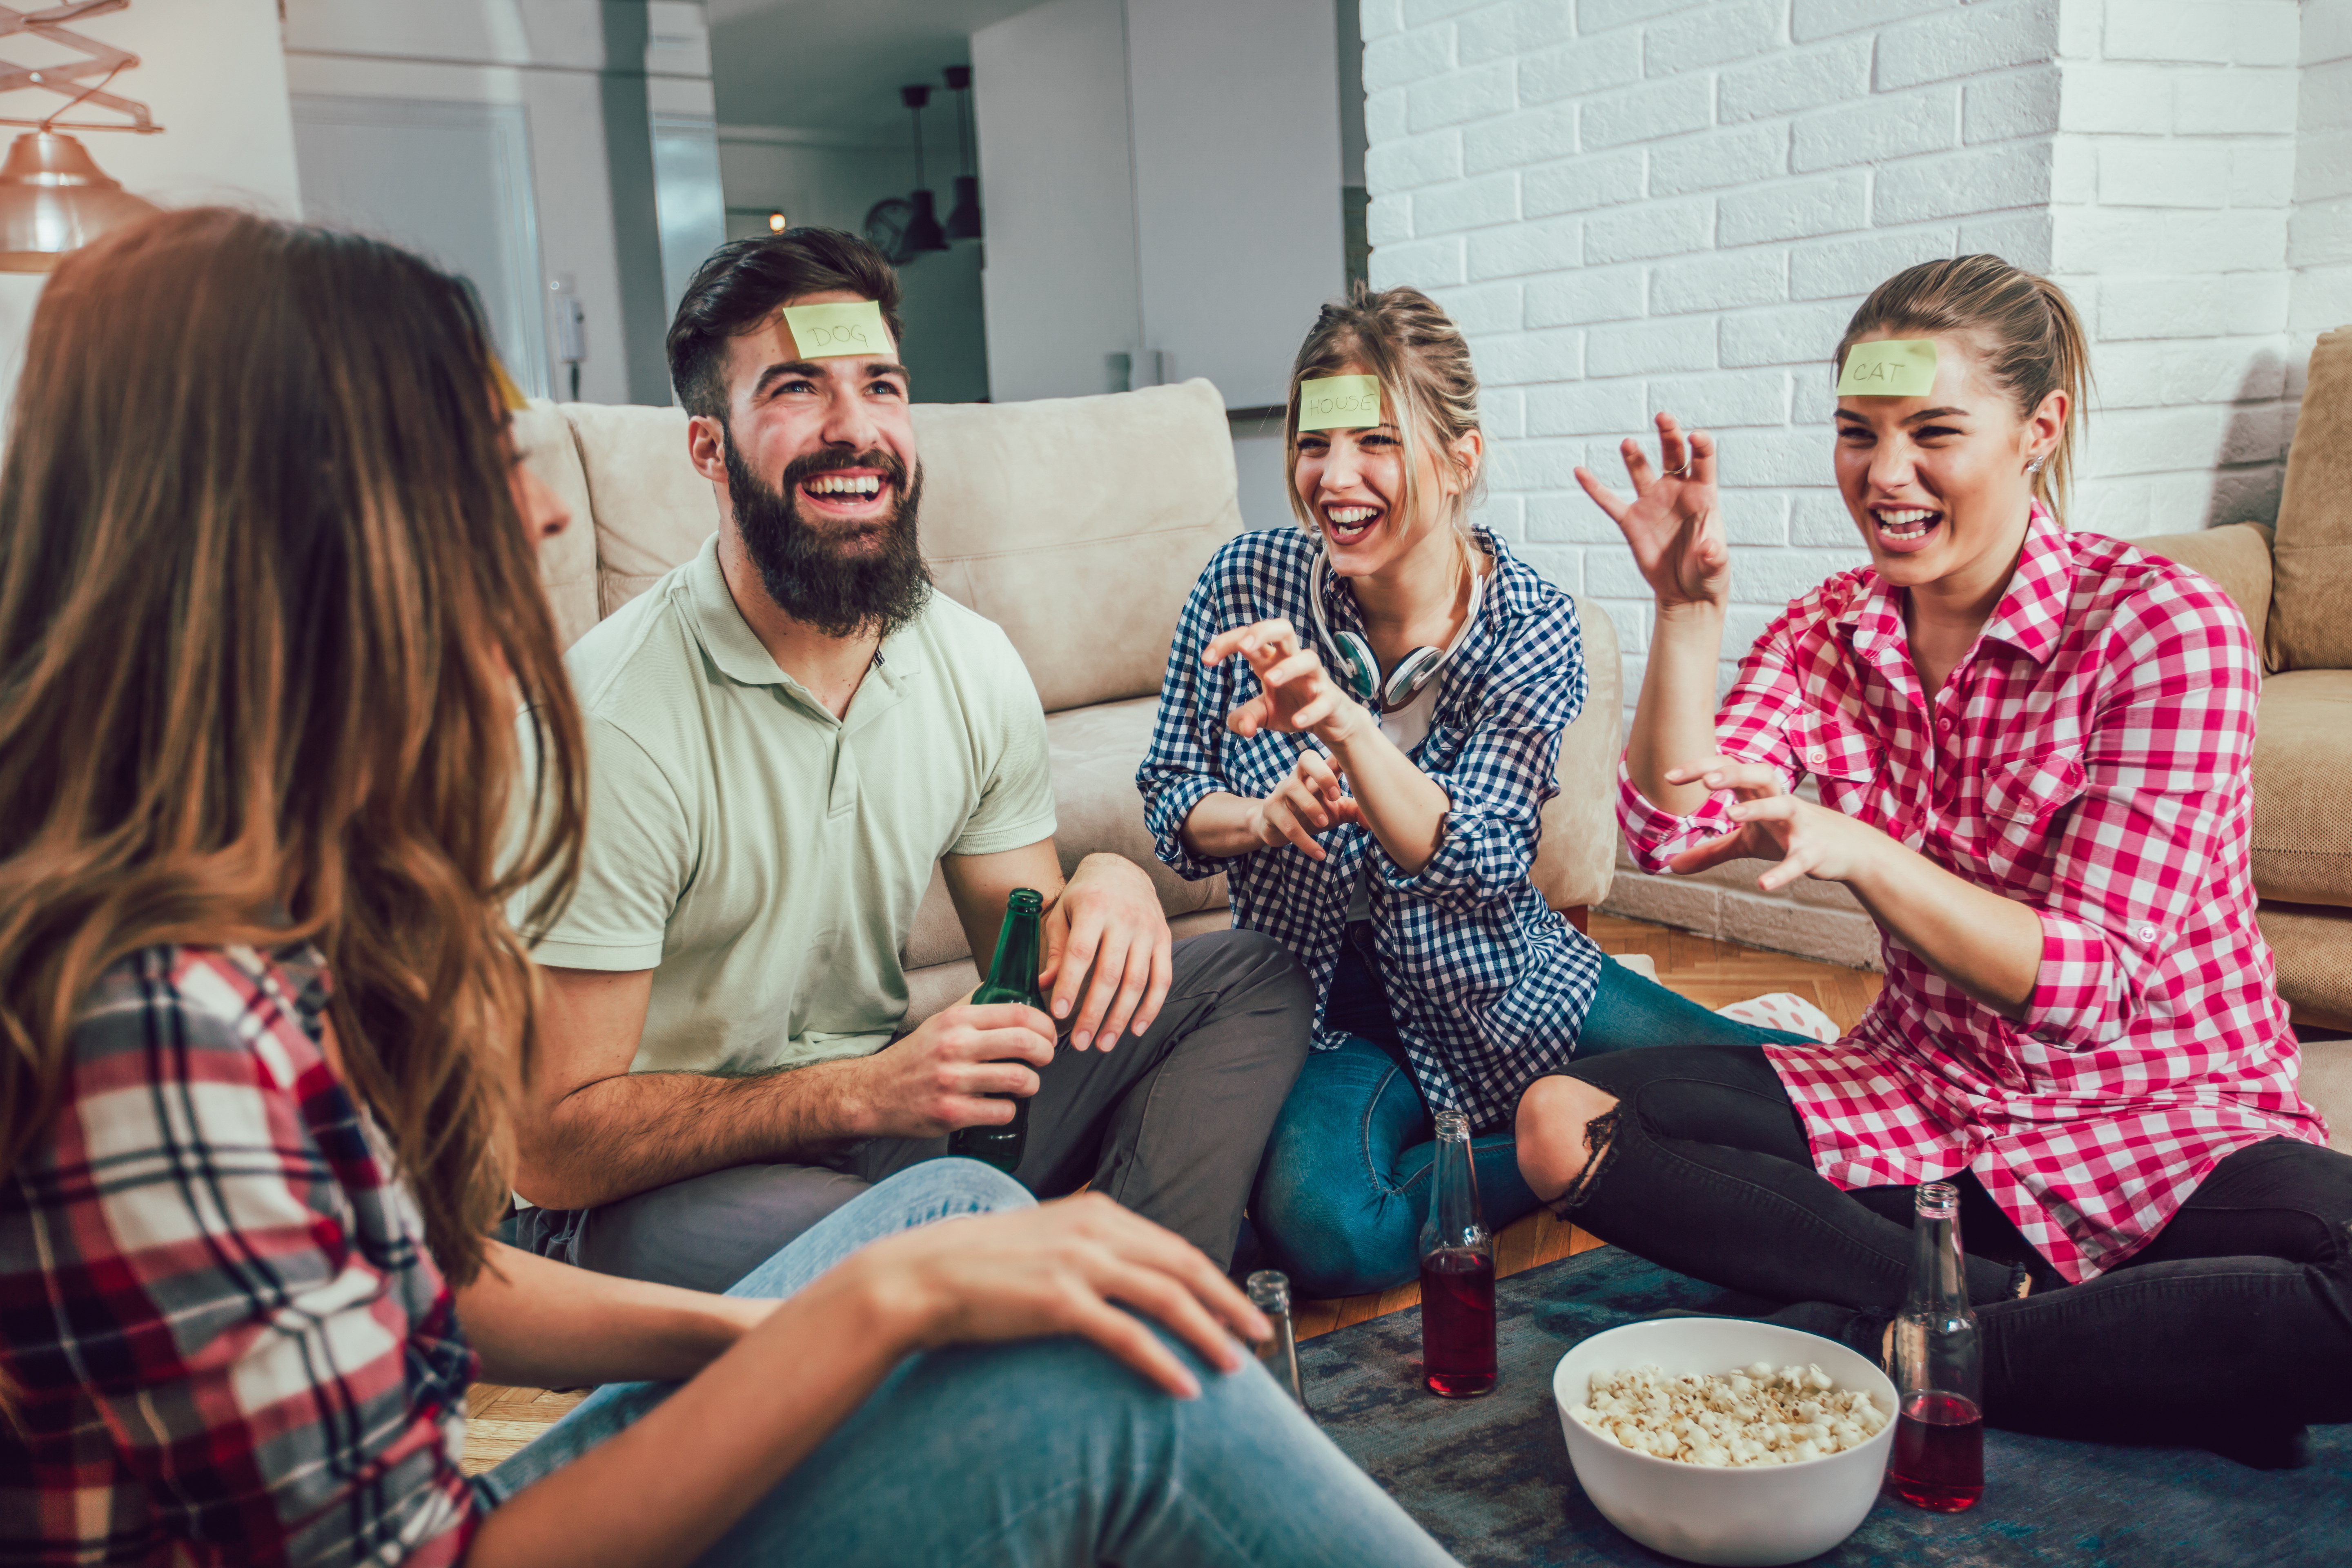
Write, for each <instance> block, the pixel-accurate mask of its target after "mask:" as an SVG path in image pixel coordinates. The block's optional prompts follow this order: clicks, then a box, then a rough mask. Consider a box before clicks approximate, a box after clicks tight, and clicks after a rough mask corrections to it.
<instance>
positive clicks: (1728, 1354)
mask: <svg viewBox="0 0 2352 1568" xmlns="http://www.w3.org/2000/svg"><path fill="white" fill-rule="evenodd" d="M1551 1390H1552V1398H1553V1399H1554V1400H1555V1401H1556V1402H1557V1403H1558V1404H1559V1426H1560V1431H1561V1433H1562V1435H1563V1436H1565V1437H1566V1438H1567V1440H1568V1458H1569V1463H1570V1464H1571V1465H1573V1466H1574V1467H1575V1468H1576V1479H1577V1480H1578V1482H1579V1483H1580V1485H1582V1487H1583V1488H1584V1495H1585V1496H1587V1497H1589V1498H1591V1500H1592V1506H1593V1507H1595V1508H1597V1509H1599V1510H1601V1515H1602V1517H1603V1518H1605V1519H1607V1520H1608V1521H1609V1522H1610V1523H1612V1524H1613V1525H1615V1526H1616V1527H1617V1528H1618V1529H1620V1530H1622V1531H1624V1532H1625V1533H1626V1534H1628V1535H1630V1536H1632V1537H1633V1539H1634V1540H1636V1541H1638V1542H1641V1543H1642V1544H1643V1545H1644V1546H1647V1547H1651V1548H1653V1549H1654V1550H1655V1551H1659V1552H1665V1553H1667V1554H1668V1555H1669V1556H1674V1557H1681V1558H1685V1559H1686V1560H1688V1561H1690V1562H1693V1563H1796V1562H1801V1561H1802V1560H1803V1559H1805V1558H1807V1557H1811V1556H1814V1555H1816V1554H1817V1553H1820V1552H1827V1551H1828V1550H1829V1549H1830V1548H1831V1547H1832V1546H1835V1545H1836V1544H1837V1543H1838V1542H1841V1541H1843V1540H1844V1539H1845V1538H1846V1537H1847V1536H1849V1535H1851V1534H1853V1531H1854V1527H1855V1526H1856V1525H1859V1524H1860V1523H1861V1522H1862V1520H1863V1516H1864V1514H1866V1513H1868V1512H1869V1511H1870V1505H1871V1503H1872V1501H1873V1500H1874V1499H1875V1498H1876V1497H1877V1496H1878V1483H1879V1479H1880V1478H1881V1477H1882V1476H1884V1475H1885V1470H1886V1456H1887V1451H1888V1450H1889V1449H1890V1448H1891V1447H1893V1446H1894V1440H1895V1384H1893V1383H1891V1382H1889V1381H1888V1380H1887V1376H1886V1374H1885V1373H1883V1372H1881V1371H1879V1370H1878V1368H1877V1367H1876V1366H1875V1365H1874V1364H1872V1363H1870V1362H1869V1361H1868V1360H1866V1359H1864V1357H1862V1356H1859V1355H1856V1354H1855V1353H1854V1352H1852V1351H1850V1350H1848V1349H1846V1348H1845V1347H1844V1346H1843V1345H1841V1344H1838V1343H1836V1342H1834V1341H1831V1340H1825V1339H1822V1338H1821V1337H1820V1336H1819V1335H1817V1334H1808V1333H1802V1332H1800V1331H1797V1330H1795V1329H1784V1328H1781V1327H1780V1325H1779V1324H1777V1323H1756V1322H1748V1321H1742V1320H1738V1319H1734V1318H1664V1319H1658V1320H1656V1321H1651V1322H1646V1323H1629V1324H1627V1325H1626V1326H1625V1327H1623V1328H1622V1329H1611V1330H1609V1331H1607V1332H1606V1333H1599V1334H1595V1335H1593V1336H1592V1337H1591V1339H1589V1340H1586V1341H1584V1342H1582V1343H1581V1344H1579V1345H1578V1346H1577V1347H1576V1348H1575V1349H1574V1350H1571V1351H1570V1352H1568V1353H1567V1354H1566V1355H1564V1356H1562V1357H1561V1358H1560V1361H1559V1367H1558V1368H1557V1369H1556V1370H1555V1371H1554V1372H1553V1373H1552V1380H1551Z"/></svg>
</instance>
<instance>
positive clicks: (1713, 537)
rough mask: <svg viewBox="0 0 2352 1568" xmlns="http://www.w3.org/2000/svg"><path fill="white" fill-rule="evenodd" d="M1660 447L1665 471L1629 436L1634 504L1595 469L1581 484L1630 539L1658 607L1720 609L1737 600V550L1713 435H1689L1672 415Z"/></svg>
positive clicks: (1585, 472)
mask: <svg viewBox="0 0 2352 1568" xmlns="http://www.w3.org/2000/svg"><path fill="white" fill-rule="evenodd" d="M1658 447H1659V456H1660V457H1661V458H1662V459H1663V460H1664V465H1665V466H1664V471H1663V472H1659V471H1655V470H1654V469H1652V468H1651V467H1650V459H1649V457H1648V455H1647V454H1645V453H1644V452H1643V450H1642V444H1641V443H1640V442H1639V441H1636V440H1634V439H1633V438H1632V437H1627V439H1626V441H1625V444H1624V447H1623V451H1624V454H1625V474H1626V477H1627V478H1628V479H1631V480H1632V481H1633V498H1632V499H1631V500H1626V499H1625V498H1623V497H1621V496H1619V495H1618V494H1617V493H1616V492H1615V491H1613V490H1612V489H1609V488H1608V487H1606V486H1604V485H1603V484H1602V483H1601V480H1600V479H1598V478H1597V477H1596V476H1595V475H1594V474H1593V472H1592V471H1591V469H1590V468H1579V469H1577V470H1576V482H1577V483H1579V484H1580V485H1582V486H1583V487H1584V493H1585V494H1586V495H1589V496H1591V498H1592V499H1593V500H1594V502H1595V503H1596V504H1598V505H1599V506H1600V508H1601V510H1603V511H1605V512H1607V513H1608V514H1609V519H1610V521H1612V522H1614V523H1615V524H1616V525H1617V527H1618V530H1619V531H1621V532H1622V533H1623V534H1624V535H1625V542H1626V543H1627V544H1629V545H1631V546H1633V561H1634V563H1635V564H1636V565H1638V566H1639V567H1641V569H1642V575H1643V577H1644V578H1645V579H1647V580H1648V582H1649V584H1650V591H1651V592H1652V593H1653V594H1654V595H1657V599H1658V605H1659V607H1660V608H1662V609H1671V608H1674V607H1675V606H1676V605H1694V604H1704V605H1722V604H1723V603H1724V602H1725V601H1726V600H1727V598H1729V597H1730V595H1731V551H1730V548H1729V546H1728V544H1727V542H1726V541H1725V539H1724V534H1723V513H1722V510H1721V509H1720V508H1719V507H1718V505H1717V499H1716V492H1715V437H1712V436H1710V435H1708V434H1707V433H1706V431H1704V430H1695V431H1692V432H1690V433H1689V434H1687V435H1685V433H1684V431H1683V427H1682V426H1680V425H1678V424H1676V423H1675V416H1673V415H1671V414H1661V415H1659V416H1658Z"/></svg>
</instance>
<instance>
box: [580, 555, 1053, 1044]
mask: <svg viewBox="0 0 2352 1568" xmlns="http://www.w3.org/2000/svg"><path fill="white" fill-rule="evenodd" d="M564 662H565V663H566V664H567V665H568V666H569V668H570V669H571V672H572V687H573V689H574V690H575V691H576V692H577V693H578V694H579V698H580V703H581V707H582V709H583V712H584V714H585V717H586V721H587V729H588V782H589V792H588V793H589V805H588V843H587V849H586V854H585V858H584V863H583V875H582V878H581V882H580V889H579V891H578V893H577V894H576V895H574V897H573V898H572V904H571V907H570V908H569V909H568V910H566V911H565V912H564V914H563V916H562V919H561V920H560V921H558V922H557V923H556V925H555V927H554V929H553V930H552V931H551V932H549V934H548V937H547V939H546V940H545V941H544V942H541V943H540V945H539V947H538V948H537V949H536V956H537V957H538V959H539V961H540V962H541V963H548V964H555V965H559V966H562V967H565V968H572V969H604V970H633V969H651V970H653V972H654V980H653V1003H652V1006H651V1008H650V1010H649V1011H648V1012H647V1014H646V1032H645V1037H644V1041H643V1043H642V1044H641V1045H640V1046H639V1047H638V1048H637V1055H636V1059H635V1061H634V1062H633V1063H632V1064H631V1070H632V1071H635V1072H663V1071H677V1070H680V1069H684V1070H689V1071H704V1072H709V1071H717V1070H725V1071H730V1072H746V1071H758V1070H761V1069H763V1068H774V1067H784V1066H795V1065H799V1064H803V1063H806V1062H814V1061H823V1060H825V1059H827V1058H834V1057H848V1056H863V1055H866V1054H867V1053H869V1052H872V1051H875V1050H878V1049H880V1048H881V1047H883V1046H884V1045H886V1044H887V1043H888V1041H889V1039H890V1037H891V1035H892V1033H893V1032H894V1031H895V1030H896V1029H897V1027H898V1022H899V1020H900V1018H901V1017H902V1016H904V1015H905V1013H906V1010H907V979H906V973H905V970H904V967H903V965H902V964H901V963H900V961H899V955H900V953H901V952H902V951H903V950H904V948H905V944H906V941H907V933H908V930H909V929H910V928H911V927H912V926H913V924H914V919H915V909H916V906H917V905H918V904H919V903H920V902H921V901H922V899H923V894H924V892H925V891H926V890H927V889H929V885H930V879H931V868H932V865H933V863H934V862H936V861H937V860H938V859H939V858H940V856H941V855H992V854H996V853H998V852H1000V851H1003V850H1006V849H1018V848H1020V847H1023V846H1024V845H1029V844H1034V843H1036V842H1038V841H1039V840H1040V839H1044V838H1050V837H1053V833H1054V795H1053V783H1052V777H1051V773H1050V769H1049V765H1048V761H1047V752H1046V744H1045V714H1044V712H1043V711H1042V710H1041V709H1040V708H1039V706H1038V701H1037V689H1036V687H1035V686H1034V684H1032V682H1031V681H1030V679H1029V672H1028V670H1027V669H1026V668H1024V667H1023V665H1022V663H1021V658H1020V655H1018V654H1016V653H1015V652H1014V651H1013V644H1012V643H1011V642H1010V641H1009V640H1008V639H1007V638H1006V637H1005V635H1004V633H1003V631H1002V630H1001V629H1000V628H999V627H998V626H996V625H995V623H993V622H992V621H988V620H985V619H983V618H982V617H981V616H977V615H975V614H973V613H972V612H971V611H970V610H967V609H965V608H964V607H963V606H962V605H959V604H957V603H955V602H954V601H953V600H951V599H949V598H948V597H946V596H945V595H939V594H934V595H932V596H931V601H930V604H929V606H928V607H926V608H925V609H924V611H923V613H922V614H921V615H920V616H917V617H916V619H915V621H914V623H913V624H912V625H910V626H906V627H904V628H902V629H901V630H899V631H898V632H897V633H895V634H893V635H892V636H891V637H889V638H888V639H887V641H885V642H884V643H883V645H882V649H881V654H880V657H879V658H877V659H876V660H875V663H874V667H873V668H871V669H870V670H868V671H867V672H866V679H865V681H864V682H863V683H862V684H861V685H860V686H859V687H858V689H857V695H856V697H855V698H854V699H853V700H851V702H850V705H849V711H848V712H847V713H846V714H845V715H844V716H843V717H842V718H841V719H839V720H836V719H835V718H834V716H833V715H832V714H831V713H829V712H827V711H826V710H825V709H824V704H823V703H821V702H819V701H817V700H816V699H815V698H814V697H813V696H811V695H810V694H809V692H808V691H807V689H805V688H803V686H802V685H801V684H800V683H799V682H798V681H796V680H794V679H793V678H792V677H790V676H788V675H786V674H785V673H784V672H783V671H782V670H781V669H779V668H777V667H776V662H775V660H774V659H773V658H770V657H769V655H768V651H767V649H766V648H765V647H761V644H760V640H759V638H757V637H754V636H753V635H752V634H751V627H750V626H746V625H745V624H744V621H743V617H742V616H741V615H740V613H739V612H738V611H737V610H736V608H735V602H734V600H733V598H732V597H731V596H730V595H729V593H728V591H727V583H726V579H725V578H724V577H723V576H722V575H721V574H720V573H719V547H718V538H717V536H716V535H713V536H712V537H711V539H710V540H709V541H708V542H705V543H704V545H703V547H702V549H701V551H700V552H698V554H696V556H695V557H694V558H693V559H692V560H690V561H688V562H687V563H685V564H684V565H682V566H679V567H678V568H677V569H676V570H675V571H672V572H671V573H669V574H667V575H666V576H664V577H663V578H662V579H661V580H660V581H659V582H657V583H656V584H654V585H653V586H652V587H651V588H648V589H647V590H646V592H645V593H644V594H643V595H639V596H638V597H637V598H636V599H635V600H633V601H631V602H630V603H629V604H628V605H625V606H623V607H622V608H621V609H620V610H619V611H618V612H616V613H615V614H614V616H612V617H611V618H610V619H608V620H606V621H605V622H604V624H603V625H601V626H597V627H596V628H595V629H594V630H593V631H591V632H590V633H589V634H588V635H587V636H586V637H582V638H581V639H580V641H579V642H578V643H576V644H574V645H573V647H572V651H571V652H570V653H569V654H567V655H565V658H564Z"/></svg>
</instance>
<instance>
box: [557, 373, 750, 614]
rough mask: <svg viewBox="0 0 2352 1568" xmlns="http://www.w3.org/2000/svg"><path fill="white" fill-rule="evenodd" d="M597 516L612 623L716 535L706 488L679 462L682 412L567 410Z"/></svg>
mask: <svg viewBox="0 0 2352 1568" xmlns="http://www.w3.org/2000/svg"><path fill="white" fill-rule="evenodd" d="M562 406H563V416H564V417H565V418H566V419H568V420H570V421H571V422H572V437H573V438H574V439H575V440H576V441H577V442H578V443H579V447H580V466H581V469H582V471H583V473H585V474H586V475H587V479H588V497H589V500H590V502H591V503H592V504H593V506H594V507H595V509H596V581H597V598H598V601H599V608H600V610H601V611H602V613H604V615H608V616H609V615H611V614H612V613H613V612H614V610H617V609H619V608H620V607H621V606H622V605H625V604H627V603H628V602H629V601H630V600H631V599H634V598H635V597H636V596H637V595H640V594H642V593H644V592H645V591H646V589H647V588H650V587H652V586H653V584H654V581H655V579H656V578H658V577H659V576H661V574H663V573H665V572H667V571H668V570H669V569H670V568H671V567H673V566H675V565H677V563H679V562H681V561H684V560H685V559H686V558H687V557H688V556H689V555H692V554H693V553H694V552H696V551H697V550H698V549H700V548H701V547H702V542H703V541H704V540H706V539H708V538H709V537H710V536H711V535H712V534H713V533H715V532H717V531H718V529H719V500H718V498H717V497H716V496H715V495H713V494H712V493H711V489H710V481H709V480H708V479H704V478H703V477H702V476H701V475H700V474H698V473H696V472H695V471H694V464H693V463H692V462H691V461H690V460H689V459H688V458H687V455H686V410H684V409H683V408H641V407H635V406H625V405H605V404H598V403H567V404H564V405H562Z"/></svg>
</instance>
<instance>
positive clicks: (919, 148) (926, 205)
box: [898, 82, 948, 251]
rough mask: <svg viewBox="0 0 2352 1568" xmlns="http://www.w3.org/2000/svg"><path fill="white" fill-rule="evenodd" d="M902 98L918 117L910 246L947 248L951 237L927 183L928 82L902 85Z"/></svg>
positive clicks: (909, 198) (916, 122) (929, 248)
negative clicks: (925, 122)
mask: <svg viewBox="0 0 2352 1568" xmlns="http://www.w3.org/2000/svg"><path fill="white" fill-rule="evenodd" d="M898 101H899V102H901V103H903V104H905V105H906V106H907V108H908V110H911V111H912V112H913V114H914V117H915V188H914V189H913V190H912V191H909V192H908V193H907V199H908V201H909V202H911V203H913V204H914V208H915V213H914V216H912V217H911V218H909V219H908V221H907V238H906V247H907V248H908V250H910V251H922V250H945V249H946V248H947V247H948V237H947V235H946V233H945V232H944V231H942V230H941V229H940V215H939V210H938V206H937V204H936V200H935V198H934V197H933V196H932V195H931V193H930V192H929V190H927V189H925V188H924V185H923V108H924V106H925V105H926V104H928V103H929V102H930V101H931V89H930V84H929V83H928V82H917V83H915V84H914V85H913V86H911V87H902V88H900V89H898Z"/></svg>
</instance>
